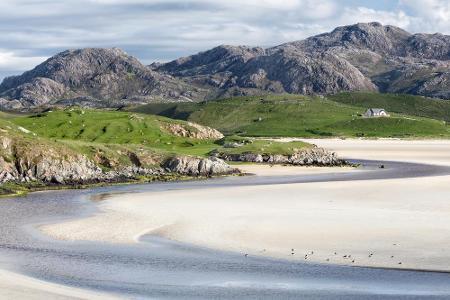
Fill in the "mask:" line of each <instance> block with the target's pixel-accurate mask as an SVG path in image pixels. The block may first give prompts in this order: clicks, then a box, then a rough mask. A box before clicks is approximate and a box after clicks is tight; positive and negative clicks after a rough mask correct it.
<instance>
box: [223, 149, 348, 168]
mask: <svg viewBox="0 0 450 300" xmlns="http://www.w3.org/2000/svg"><path fill="white" fill-rule="evenodd" d="M217 156H218V157H220V158H221V159H223V160H226V161H240V162H253V163H268V164H286V165H295V166H341V165H345V164H346V162H345V160H343V159H341V158H339V157H338V156H337V155H336V153H335V152H330V151H327V150H325V149H323V148H318V147H314V148H310V149H302V150H298V151H296V152H295V153H294V154H291V155H279V154H264V153H262V154H259V153H242V154H225V153H218V154H217Z"/></svg>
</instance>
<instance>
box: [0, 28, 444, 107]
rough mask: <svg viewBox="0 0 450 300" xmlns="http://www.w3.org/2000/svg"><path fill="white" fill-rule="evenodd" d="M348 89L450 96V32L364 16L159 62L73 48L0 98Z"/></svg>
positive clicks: (86, 99)
mask: <svg viewBox="0 0 450 300" xmlns="http://www.w3.org/2000/svg"><path fill="white" fill-rule="evenodd" d="M341 91H379V92H388V93H407V94H416V95H423V96H429V97H435V98H442V99H450V36H447V35H442V34H439V33H436V34H420V33H419V34H411V33H409V32H407V31H405V30H403V29H401V28H398V27H395V26H383V25H381V24H380V23H376V22H375V23H359V24H355V25H350V26H343V27H338V28H336V29H335V30H333V31H332V32H329V33H324V34H320V35H317V36H313V37H310V38H307V39H305V40H301V41H295V42H290V43H285V44H282V45H279V46H276V47H272V48H266V49H264V48H260V47H250V46H227V45H222V46H218V47H216V48H213V49H211V50H208V51H205V52H201V53H198V54H195V55H192V56H188V57H183V58H179V59H176V60H174V61H171V62H168V63H163V64H161V63H154V64H151V65H149V66H146V65H144V64H142V63H141V62H139V61H138V60H137V59H136V58H134V57H132V56H130V55H128V54H126V53H125V52H124V51H122V50H120V49H117V48H112V49H102V48H87V49H78V50H67V51H64V52H62V53H59V54H57V55H55V56H53V57H51V58H49V59H48V60H47V61H45V62H43V63H42V64H40V65H38V66H37V67H35V68H34V69H33V70H30V71H27V72H25V73H23V74H22V75H20V76H12V77H7V78H5V79H4V80H3V82H2V83H1V84H0V106H1V107H3V109H26V108H32V107H36V106H42V105H51V104H57V105H73V104H78V105H84V106H91V107H119V106H123V105H133V104H143V103H150V102H159V101H166V102H167V101H172V102H173V101H202V100H205V99H217V98H221V97H227V96H238V95H258V94H262V93H268V92H270V93H293V94H334V93H337V92H341Z"/></svg>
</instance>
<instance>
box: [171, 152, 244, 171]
mask: <svg viewBox="0 0 450 300" xmlns="http://www.w3.org/2000/svg"><path fill="white" fill-rule="evenodd" d="M163 167H164V168H165V169H166V170H167V171H169V172H174V173H178V174H183V175H189V176H212V175H228V174H235V173H239V170H238V169H235V168H232V167H231V166H229V165H228V164H227V163H225V162H224V161H223V160H221V159H219V158H217V157H210V158H197V157H190V156H180V157H173V158H170V159H168V160H167V161H166V162H165V163H164V164H163Z"/></svg>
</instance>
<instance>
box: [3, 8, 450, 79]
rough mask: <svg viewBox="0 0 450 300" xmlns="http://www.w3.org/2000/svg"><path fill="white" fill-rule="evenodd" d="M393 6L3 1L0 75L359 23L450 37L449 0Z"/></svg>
mask: <svg viewBox="0 0 450 300" xmlns="http://www.w3.org/2000/svg"><path fill="white" fill-rule="evenodd" d="M391 1H392V2H395V3H396V4H395V5H389V8H387V7H385V8H384V7H383V6H382V5H381V4H379V3H378V2H377V4H374V3H375V2H374V1H369V0H360V1H356V0H321V1H317V0H246V1H242V0H0V45H2V47H3V50H1V51H0V74H2V73H5V70H10V69H11V70H13V69H14V70H16V71H17V72H20V71H22V70H23V69H28V68H30V67H32V66H33V65H34V64H35V63H37V62H39V61H40V60H41V59H43V57H45V56H51V55H53V54H55V53H56V52H58V51H62V50H65V49H67V48H81V47H121V48H124V49H125V50H126V51H127V52H129V53H130V54H132V55H135V56H137V57H138V58H140V59H141V60H144V61H146V62H150V61H152V60H160V61H161V60H163V61H166V60H170V59H174V58H176V57H179V56H182V55H188V54H192V53H195V52H197V51H201V50H206V49H208V48H211V47H214V46H216V45H218V44H247V45H260V46H266V47H267V46H273V45H277V44H280V43H283V42H287V41H292V40H299V39H303V38H306V37H308V36H311V35H314V34H318V33H322V32H325V31H330V30H332V29H334V28H335V27H337V26H342V25H348V24H353V23H358V22H371V21H379V22H381V23H383V24H392V25H396V26H400V27H403V28H405V29H407V30H410V31H413V32H418V31H421V32H423V31H425V32H435V31H442V32H448V31H450V13H449V12H450V0H391ZM355 2H356V4H357V5H355ZM392 2H391V4H392ZM38 60H39V61H38ZM0 76H1V75H0Z"/></svg>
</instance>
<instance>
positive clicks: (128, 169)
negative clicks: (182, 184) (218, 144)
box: [0, 129, 237, 185]
mask: <svg viewBox="0 0 450 300" xmlns="http://www.w3.org/2000/svg"><path fill="white" fill-rule="evenodd" d="M3 131H5V130H3V129H2V132H1V135H0V184H1V183H5V182H15V183H29V182H39V183H43V184H66V185H72V184H86V183H97V182H117V181H128V180H133V179H136V178H138V177H140V176H153V175H155V176H160V175H168V174H172V173H173V174H181V175H188V176H215V175H225V174H232V173H235V172H237V170H235V169H233V168H231V167H230V166H229V165H227V164H226V163H225V162H224V161H222V160H220V159H217V158H210V159H206V158H196V157H189V156H181V157H175V158H171V159H169V160H167V161H164V160H159V159H161V158H163V157H157V156H155V155H154V154H153V155H152V154H150V153H145V151H144V152H143V153H139V154H136V153H132V152H127V153H125V152H124V153H121V154H119V155H122V156H123V157H122V158H121V160H122V161H123V160H125V157H126V158H127V159H128V160H129V163H127V164H124V163H118V162H115V161H112V160H111V158H108V157H107V155H106V154H104V153H102V152H100V151H98V152H97V153H96V154H95V155H94V156H93V158H92V159H90V158H88V157H87V156H86V155H82V154H79V153H76V152H74V151H72V150H71V149H69V148H67V147H64V146H63V145H61V144H56V143H55V144H54V143H51V142H49V141H42V140H40V139H39V138H32V140H31V142H30V140H29V138H20V137H19V138H17V137H10V136H8V135H7V134H5V132H3ZM29 134H30V135H31V134H32V133H31V132H30V133H29ZM157 160H159V161H157ZM159 164H160V165H159Z"/></svg>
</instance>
